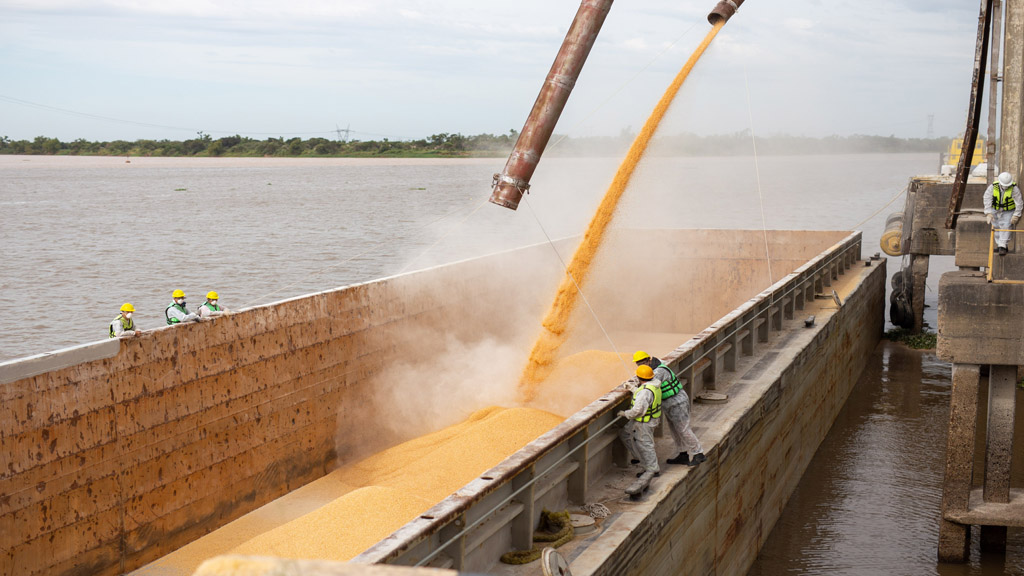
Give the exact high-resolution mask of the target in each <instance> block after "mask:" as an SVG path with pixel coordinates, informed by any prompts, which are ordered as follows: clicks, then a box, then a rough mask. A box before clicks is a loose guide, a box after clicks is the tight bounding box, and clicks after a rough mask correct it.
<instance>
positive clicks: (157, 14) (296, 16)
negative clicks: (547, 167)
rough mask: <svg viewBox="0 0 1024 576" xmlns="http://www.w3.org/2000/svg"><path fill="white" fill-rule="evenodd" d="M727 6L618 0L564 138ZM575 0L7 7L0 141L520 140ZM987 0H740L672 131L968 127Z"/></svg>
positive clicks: (641, 91) (918, 134)
mask: <svg viewBox="0 0 1024 576" xmlns="http://www.w3.org/2000/svg"><path fill="white" fill-rule="evenodd" d="M714 5H715V0H700V1H694V0H620V1H619V2H616V3H615V4H614V5H613V6H612V8H611V12H610V13H609V15H608V18H607V20H606V21H605V24H604V26H603V28H602V30H601V32H600V34H599V36H598V38H597V41H596V43H595V45H594V47H593V50H592V51H591V53H590V57H589V58H588V60H587V63H586V65H585V66H584V68H583V72H582V74H581V76H580V78H579V80H578V82H577V84H576V87H575V89H574V91H573V94H572V96H571V97H570V99H569V104H568V105H567V106H566V108H565V111H564V112H563V114H562V117H561V119H560V121H559V123H558V125H557V127H556V133H558V134H567V135H569V136H592V135H617V134H620V133H622V132H623V131H627V132H635V131H637V130H639V128H640V127H641V126H642V125H643V122H644V120H645V119H646V118H647V116H648V115H649V114H650V112H651V110H652V109H653V107H654V105H655V104H656V103H657V101H658V99H659V98H660V96H661V94H662V92H663V91H664V90H665V88H666V87H667V86H668V85H669V83H670V82H671V81H672V78H673V77H674V76H675V75H676V73H677V72H678V71H679V69H680V68H681V67H682V65H683V64H684V63H685V62H686V60H687V58H688V57H689V55H690V54H691V53H692V51H693V50H694V48H695V47H696V46H697V45H698V44H700V41H701V40H702V39H703V37H704V36H705V34H706V33H707V32H708V30H710V25H709V24H708V23H707V19H706V18H707V14H708V12H710V10H711V9H712V8H713V7H714ZM579 6H580V3H579V1H578V0H514V1H506V2H496V1H494V0H484V1H481V0H405V1H398V0H289V1H284V0H244V1H238V0H236V1H232V2H228V1H224V0H175V1H173V2H168V1H166V0H131V1H126V0H90V1H88V2H84V1H80V0H0V136H6V137H8V138H10V139H13V140H22V139H28V140H31V139H33V138H35V137H37V136H46V137H56V138H59V139H61V140H63V141H71V140H75V139H78V138H84V139H86V140H117V139H121V140H138V139H153V140H161V139H169V140H185V139H189V138H194V137H195V136H196V135H197V134H198V133H199V132H202V133H204V134H209V135H211V136H212V137H214V138H219V137H223V136H229V135H233V134H239V135H242V136H248V137H252V138H257V139H265V138H268V137H285V138H291V137H301V138H304V139H305V138H313V137H324V138H332V139H336V138H339V137H344V136H347V137H348V138H352V139H359V140H379V139H381V138H389V139H392V140H407V139H417V138H424V137H428V136H430V135H432V134H439V133H456V132H459V133H462V134H467V135H470V134H481V133H493V134H502V133H507V132H508V131H509V130H512V129H515V130H520V129H521V128H522V125H523V122H524V121H525V120H526V117H527V115H528V114H529V111H530V108H531V107H532V105H533V102H534V100H535V99H536V96H537V93H538V91H539V90H540V87H541V85H542V83H543V81H544V78H545V76H546V74H547V72H548V69H549V68H550V66H551V63H552V61H553V60H554V57H555V54H556V53H557V51H558V48H559V46H560V45H561V42H562V39H563V38H564V36H565V33H566V31H567V30H568V28H569V25H570V24H571V23H572V20H573V17H574V16H575V14H576V11H577V9H578V8H579ZM978 7H979V5H978V3H977V2H964V1H962V0H747V1H746V3H744V4H743V5H742V6H741V7H740V10H739V12H737V14H736V15H735V16H733V18H732V19H731V20H730V21H729V22H728V23H727V24H726V26H725V28H724V29H723V30H722V32H721V33H720V34H719V35H718V37H717V38H716V39H715V40H714V42H713V43H712V44H711V46H710V48H709V49H708V51H707V53H706V54H705V55H704V56H703V58H702V59H701V61H700V62H699V63H698V64H697V66H696V68H695V69H694V71H693V72H692V73H691V74H690V77H689V79H688V80H687V82H686V84H684V86H683V89H682V91H681V92H680V95H679V96H678V98H677V100H676V101H675V103H674V104H673V107H672V109H671V111H670V115H669V117H668V118H667V119H666V122H665V124H664V125H663V128H662V130H665V131H668V132H670V133H683V132H688V133H696V134H701V135H710V134H728V133H735V132H742V131H746V130H750V131H752V132H754V133H755V134H757V135H766V136H767V135H773V134H791V135H797V136H813V137H823V136H830V135H839V136H846V135H852V134H870V135H882V136H890V135H894V136H897V137H907V138H924V137H927V136H929V134H931V135H934V136H936V137H941V136H955V135H956V134H958V133H960V132H962V131H963V129H964V124H965V122H966V113H967V105H968V100H969V95H970V85H971V76H972V66H973V61H974V48H975V35H976V33H977V25H978ZM982 116H983V123H984V117H985V116H986V114H983V115H982ZM929 126H930V127H931V131H930V132H929ZM339 130H348V132H347V133H339Z"/></svg>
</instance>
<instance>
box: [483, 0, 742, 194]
mask: <svg viewBox="0 0 1024 576" xmlns="http://www.w3.org/2000/svg"><path fill="white" fill-rule="evenodd" d="M612 1H613V0H583V2H581V3H580V8H579V10H578V11H577V12H576V18H575V19H573V22H572V26H570V27H569V32H568V33H566V35H565V40H563V41H562V47H561V48H560V49H559V50H558V55H557V56H555V62H554V64H552V65H551V70H550V71H549V72H548V76H547V78H546V79H545V80H544V85H543V86H542V87H541V89H540V94H539V95H538V96H537V101H536V102H534V103H533V109H532V110H530V115H529V116H528V117H527V119H526V123H525V124H524V125H523V131H522V132H521V133H520V134H519V139H518V140H516V145H515V147H514V148H513V149H512V153H511V154H510V155H509V157H508V161H507V162H506V163H505V168H504V170H503V171H502V172H500V173H498V174H495V175H494V179H493V181H492V182H491V186H492V187H493V190H492V191H491V198H490V201H491V202H492V203H494V204H497V205H499V206H504V207H505V208H511V209H512V210H515V209H517V208H518V207H519V201H520V200H522V198H523V195H524V194H526V193H527V192H528V191H529V190H530V178H532V177H533V172H534V171H535V170H536V169H537V163H538V162H540V157H541V155H542V154H543V153H544V148H545V147H546V146H547V144H548V140H550V139H551V134H552V133H553V132H554V130H555V124H556V123H558V117H559V116H561V114H562V109H563V108H565V103H566V102H567V101H568V100H569V94H570V93H571V92H572V89H573V87H574V86H575V85H576V80H577V79H578V78H579V75H580V71H581V70H583V64H584V63H585V62H586V60H587V56H588V55H589V54H590V49H591V48H592V47H593V46H594V41H595V40H596V39H597V33H598V32H600V31H601V26H602V25H603V24H604V20H605V17H607V16H608V11H609V10H611V7H612ZM743 1H744V0H721V2H719V3H718V4H717V5H716V6H715V8H714V9H713V10H712V11H711V12H710V13H709V14H708V22H710V23H711V24H712V25H717V24H718V23H719V22H721V21H728V20H729V18H730V17H732V15H733V14H735V13H736V11H737V10H738V9H739V7H740V5H741V4H743Z"/></svg>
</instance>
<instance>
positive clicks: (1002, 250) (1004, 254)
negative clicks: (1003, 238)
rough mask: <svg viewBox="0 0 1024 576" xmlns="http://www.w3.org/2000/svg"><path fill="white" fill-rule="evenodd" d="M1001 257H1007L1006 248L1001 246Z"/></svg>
mask: <svg viewBox="0 0 1024 576" xmlns="http://www.w3.org/2000/svg"><path fill="white" fill-rule="evenodd" d="M999 255H1000V256H1006V246H1000V247H999Z"/></svg>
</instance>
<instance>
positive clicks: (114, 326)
mask: <svg viewBox="0 0 1024 576" xmlns="http://www.w3.org/2000/svg"><path fill="white" fill-rule="evenodd" d="M134 315H135V306H132V304H131V302H125V303H124V304H122V305H121V313H120V314H118V315H117V318H114V319H113V320H111V321H110V337H111V338H131V337H132V336H137V335H139V334H142V330H139V329H138V328H136V327H135V320H132V316H134Z"/></svg>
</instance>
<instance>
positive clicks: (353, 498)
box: [231, 407, 562, 561]
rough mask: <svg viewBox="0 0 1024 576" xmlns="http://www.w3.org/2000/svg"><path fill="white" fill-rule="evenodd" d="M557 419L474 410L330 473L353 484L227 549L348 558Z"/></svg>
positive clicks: (547, 415)
mask: <svg viewBox="0 0 1024 576" xmlns="http://www.w3.org/2000/svg"><path fill="white" fill-rule="evenodd" d="M561 422H562V418H561V417H559V416H556V415H554V414H550V413H547V412H544V411H541V410H536V409H530V408H498V407H492V408H486V409H483V410H479V411H477V412H475V413H473V414H472V415H471V416H470V417H469V418H468V419H466V420H465V421H463V422H461V423H459V424H456V425H454V426H449V427H448V428H445V429H443V430H439V431H438V432H434V433H433V434H428V435H426V436H422V437H420V438H416V439H414V440H410V441H409V442H406V443H404V444H400V445H398V446H395V447H393V448H390V449H388V450H385V451H384V452H380V453H378V454H375V455H373V456H371V457H369V458H367V459H365V460H362V461H360V462H357V463H355V464H352V465H349V466H345V467H343V468H340V469H338V470H336V471H334V472H332V473H331V474H330V475H329V476H330V477H331V478H332V480H334V481H337V482H339V483H341V484H346V485H352V486H358V487H359V488H357V489H356V490H354V491H352V492H350V493H348V494H346V495H344V496H342V497H341V498H338V499H336V500H333V501H332V502H330V503H328V504H327V505H325V506H323V507H321V508H319V509H317V510H315V511H313V512H311V513H309V514H306V515H304V516H301V517H299V518H297V519H295V520H292V521H291V522H288V523H286V524H283V525H281V526H278V527H277V528H274V529H273V530H270V531H268V532H265V533H263V534H261V535H259V536H256V537H255V538H252V539H251V540H249V541H247V542H245V543H243V544H242V545H240V546H238V547H236V548H235V549H234V550H232V551H231V552H232V553H235V554H251V555H271V556H280V557H284V558H311V559H320V560H340V561H345V560H349V559H351V558H352V557H354V556H356V555H358V554H359V553H360V552H362V551H363V550H365V549H366V548H368V547H369V546H370V545H372V544H374V543H376V542H378V541H380V540H382V539H383V538H384V537H386V536H387V535H388V534H390V533H391V532H393V531H395V530H396V529H397V528H399V527H401V526H402V525H404V524H406V523H407V522H409V521H410V520H412V519H414V518H416V517H417V516H419V515H420V514H422V513H423V512H425V511H426V510H427V509H429V508H430V507H431V506H433V505H434V504H436V503H437V502H439V501H440V500H442V499H443V498H445V497H447V496H448V495H449V494H451V493H452V492H454V491H456V490H458V489H459V488H461V487H462V486H464V485H466V484H467V483H469V481H471V480H473V479H474V478H476V477H478V476H479V475H480V474H482V473H483V472H485V471H486V470H488V469H490V468H492V467H493V466H495V465H497V464H498V463H500V462H501V461H502V460H504V459H505V458H506V457H508V456H509V455H511V454H512V453H514V452H515V451H517V450H519V449H520V448H522V447H523V446H525V445H526V444H528V443H529V442H530V441H532V440H534V439H536V438H537V437H538V436H540V435H541V434H543V433H545V432H547V431H548V430H550V429H552V428H554V427H555V426H557V425H558V424H560V423H561Z"/></svg>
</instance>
